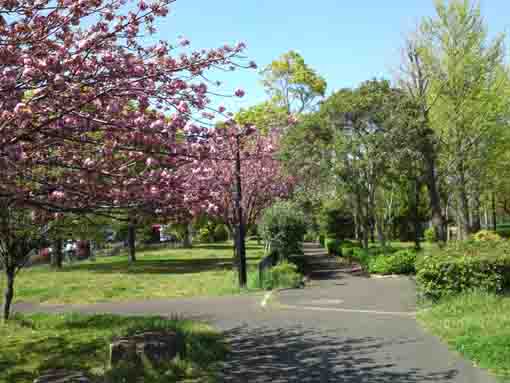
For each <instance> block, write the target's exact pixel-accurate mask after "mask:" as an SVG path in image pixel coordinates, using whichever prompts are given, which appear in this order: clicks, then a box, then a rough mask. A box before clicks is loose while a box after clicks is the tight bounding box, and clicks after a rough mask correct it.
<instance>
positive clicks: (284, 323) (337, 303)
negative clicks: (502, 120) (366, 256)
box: [17, 244, 495, 383]
mask: <svg viewBox="0 0 510 383" xmlns="http://www.w3.org/2000/svg"><path fill="white" fill-rule="evenodd" d="M305 254H306V256H307V259H308V260H309V264H310V283H309V285H308V286H307V287H306V288H305V289H300V290H286V291H281V292H279V293H277V294H274V295H273V297H272V298H271V299H270V301H269V304H268V305H267V306H266V307H265V308H262V307H261V305H260V301H261V300H262V295H260V294H258V295H244V296H243V295H241V296H235V297H221V298H196V299H186V300H167V301H165V300H160V301H139V302H129V303H104V304H96V305H90V306H44V307H42V306H41V307H37V306H35V307H34V306H29V305H22V306H20V305H18V306H17V309H18V310H19V311H34V310H41V309H43V310H44V311H53V312H54V311H70V310H75V311H80V312H89V313H90V312H109V313H117V314H135V315H147V314H160V315H167V316H175V315H179V316H183V317H188V318H190V317H191V318H194V319H200V320H205V321H207V322H210V323H211V324H213V325H214V326H216V327H217V328H219V329H221V330H222V331H224V332H225V334H226V336H227V338H228V339H229V341H230V347H231V349H232V353H231V355H230V358H229V360H228V362H227V363H226V365H225V366H224V369H223V376H222V379H221V381H223V382H232V383H234V382H235V383H245V382H246V383H248V382H250V383H265V382H268V383H269V382H271V383H284V382H285V383H286V382H300V383H307V382H309V383H312V382H318V383H323V382H328V383H333V382H335V383H336V382H342V383H390V382H398V383H421V382H438V383H495V380H493V379H492V378H491V377H489V376H488V375H487V374H486V373H485V372H483V371H481V370H478V369H476V368H474V367H472V366H471V365H470V363H469V362H466V361H464V360H462V359H461V358H460V357H459V356H457V355H455V354H453V353H451V352H450V351H448V349H447V348H446V346H444V345H443V344H442V343H440V342H439V340H437V339H436V338H435V337H433V336H431V335H428V334H426V333H425V332H424V331H423V330H422V329H421V328H420V327H419V325H418V324H417V323H416V321H415V318H414V312H415V310H416V305H415V300H416V297H415V291H414V283H413V282H412V281H411V280H410V279H407V278H394V279H392V278H389V279H372V278H366V277H363V276H356V275H352V274H351V273H349V272H348V270H345V269H342V267H341V265H339V264H338V263H337V262H336V260H335V259H334V258H332V257H329V256H328V255H327V254H326V253H325V252H324V251H323V250H321V249H319V248H318V247H317V246H316V245H313V244H307V245H305Z"/></svg>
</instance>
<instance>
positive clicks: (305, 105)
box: [262, 51, 327, 114]
mask: <svg viewBox="0 0 510 383" xmlns="http://www.w3.org/2000/svg"><path fill="white" fill-rule="evenodd" d="M262 73H263V75H264V80H263V83H264V86H265V88H266V90H267V92H268V93H269V94H270V95H271V96H272V100H273V101H274V102H275V103H276V104H277V105H279V106H281V107H283V108H285V110H286V111H287V113H288V114H291V113H298V114H299V113H302V112H304V111H306V110H308V109H310V108H311V107H313V103H314V101H315V100H316V99H317V98H318V97H320V96H324V94H325V92H326V86H327V84H326V80H324V79H323V78H322V77H321V76H320V75H318V74H317V73H316V72H315V71H314V70H313V69H312V68H310V67H309V66H308V65H307V64H306V63H305V60H304V59H303V57H302V56H301V55H300V54H299V53H297V52H295V51H290V52H287V53H285V54H283V55H282V56H281V57H280V58H279V59H277V60H274V61H273V62H272V63H271V64H270V65H268V66H267V67H266V68H265V69H264V71H263V72H262Z"/></svg>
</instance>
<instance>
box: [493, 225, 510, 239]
mask: <svg viewBox="0 0 510 383" xmlns="http://www.w3.org/2000/svg"><path fill="white" fill-rule="evenodd" d="M496 233H498V235H499V236H500V237H502V238H506V239H508V238H510V229H507V228H501V229H500V228H499V227H498V228H497V229H496Z"/></svg>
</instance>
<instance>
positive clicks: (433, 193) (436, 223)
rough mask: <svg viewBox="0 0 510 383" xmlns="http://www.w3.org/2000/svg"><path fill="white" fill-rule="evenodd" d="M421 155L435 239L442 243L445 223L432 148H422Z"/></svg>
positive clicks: (444, 237) (444, 238) (444, 239)
mask: <svg viewBox="0 0 510 383" xmlns="http://www.w3.org/2000/svg"><path fill="white" fill-rule="evenodd" d="M423 155H424V160H425V161H424V164H425V174H424V176H425V184H426V185H427V190H428V194H429V199H430V210H431V217H432V219H431V221H432V226H433V227H434V231H435V232H436V238H437V241H438V242H439V243H444V242H445V241H446V234H445V233H446V232H445V226H446V225H445V221H444V217H443V214H442V211H441V198H440V197H439V191H438V189H437V177H436V159H435V156H434V153H433V151H432V149H427V150H424V151H423Z"/></svg>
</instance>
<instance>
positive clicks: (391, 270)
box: [368, 249, 416, 274]
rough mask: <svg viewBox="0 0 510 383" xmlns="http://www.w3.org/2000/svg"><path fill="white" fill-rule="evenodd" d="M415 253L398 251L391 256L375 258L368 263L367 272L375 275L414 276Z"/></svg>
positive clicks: (383, 255)
mask: <svg viewBox="0 0 510 383" xmlns="http://www.w3.org/2000/svg"><path fill="white" fill-rule="evenodd" d="M415 262H416V251H415V250H412V249H406V250H399V251H396V252H395V253H393V254H387V255H385V254H382V255H379V256H376V257H375V258H373V259H372V260H371V261H370V262H369V267H368V271H369V272H371V273H375V274H414V273H415V271H416V269H415Z"/></svg>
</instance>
